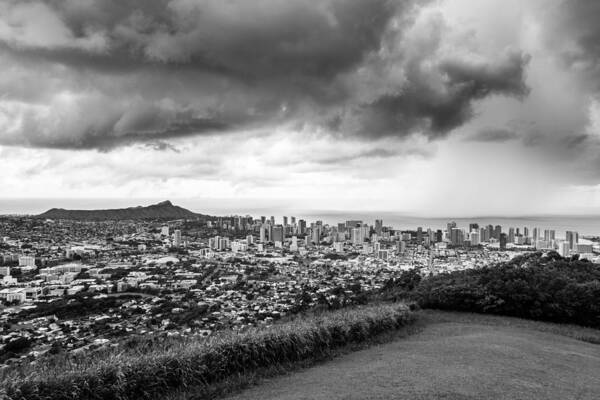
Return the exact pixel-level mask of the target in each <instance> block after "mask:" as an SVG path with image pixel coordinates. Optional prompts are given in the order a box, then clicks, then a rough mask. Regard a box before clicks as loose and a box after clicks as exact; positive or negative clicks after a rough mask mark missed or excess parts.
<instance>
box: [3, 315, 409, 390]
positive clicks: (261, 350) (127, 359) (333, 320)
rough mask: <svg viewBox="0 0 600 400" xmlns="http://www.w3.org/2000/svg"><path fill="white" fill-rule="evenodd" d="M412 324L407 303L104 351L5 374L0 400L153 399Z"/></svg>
mask: <svg viewBox="0 0 600 400" xmlns="http://www.w3.org/2000/svg"><path fill="white" fill-rule="evenodd" d="M412 321H413V314H412V313H411V312H410V311H409V309H408V307H406V306H405V305H398V304H395V305H377V306H365V307H359V308H355V309H351V310H341V311H337V312H332V313H326V314H322V315H320V316H312V317H307V318H303V319H297V320H294V321H291V322H288V323H285V324H280V325H275V326H273V327H271V328H266V329H256V330H252V331H248V332H244V333H240V334H235V333H225V334H220V335H217V336H214V337H211V338H208V339H206V340H202V341H193V340H170V341H165V342H159V343H155V344H150V345H148V343H146V344H145V345H143V346H141V347H138V348H134V349H131V350H128V351H123V352H116V351H108V352H105V353H102V354H100V355H99V356H98V359H96V360H90V359H89V358H85V357H62V358H57V359H55V360H50V361H49V362H48V361H47V362H45V363H41V364H40V365H38V366H33V367H25V368H22V369H17V370H15V371H11V372H7V373H4V375H3V376H2V377H0V384H2V386H3V389H0V395H1V397H2V398H4V399H11V400H12V399H20V400H29V399H32V400H33V399H35V400H42V399H53V400H54V399H56V400H62V399H64V400H67V399H68V400H75V399H98V400H100V399H140V398H153V397H154V398H156V397H158V396H161V395H165V394H168V393H170V392H173V391H175V390H181V389H185V388H189V387H196V388H203V387H207V386H209V385H211V384H213V383H216V382H219V381H222V380H224V379H227V378H228V377H230V376H232V375H236V374H243V373H246V372H248V373H252V372H253V371H255V370H256V369H258V368H264V367H272V366H274V365H277V364H289V363H294V362H301V361H304V360H307V359H311V358H315V357H322V356H323V355H326V354H327V353H329V352H331V351H333V350H335V349H337V348H340V347H342V346H346V345H349V344H353V343H360V342H364V341H366V340H368V339H370V338H372V337H376V336H378V335H380V334H383V333H386V332H389V331H392V330H395V329H398V328H400V327H402V326H405V325H407V324H409V323H411V322H412Z"/></svg>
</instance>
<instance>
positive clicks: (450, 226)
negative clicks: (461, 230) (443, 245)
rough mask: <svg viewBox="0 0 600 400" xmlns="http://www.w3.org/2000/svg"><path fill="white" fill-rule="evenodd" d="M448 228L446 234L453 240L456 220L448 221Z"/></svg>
mask: <svg viewBox="0 0 600 400" xmlns="http://www.w3.org/2000/svg"><path fill="white" fill-rule="evenodd" d="M446 228H447V230H446V235H447V236H448V239H450V241H451V242H452V229H454V228H456V222H454V221H452V222H448V224H447V226H446Z"/></svg>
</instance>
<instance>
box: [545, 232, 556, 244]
mask: <svg viewBox="0 0 600 400" xmlns="http://www.w3.org/2000/svg"><path fill="white" fill-rule="evenodd" d="M555 239H556V231H554V230H552V229H546V230H545V231H544V241H546V242H550V241H552V240H555Z"/></svg>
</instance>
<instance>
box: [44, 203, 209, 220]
mask: <svg viewBox="0 0 600 400" xmlns="http://www.w3.org/2000/svg"><path fill="white" fill-rule="evenodd" d="M200 216H202V215H201V214H195V213H193V212H191V211H190V210H186V209H185V208H182V207H179V206H174V205H173V204H172V203H171V202H170V201H168V200H167V201H163V202H160V203H158V204H152V205H150V206H146V207H142V206H137V207H129V208H117V209H112V210H65V209H63V208H52V209H50V210H48V211H46V212H45V213H43V214H40V215H38V217H39V218H46V219H72V220H92V221H98V220H128V219H184V218H186V219H190V218H197V217H200Z"/></svg>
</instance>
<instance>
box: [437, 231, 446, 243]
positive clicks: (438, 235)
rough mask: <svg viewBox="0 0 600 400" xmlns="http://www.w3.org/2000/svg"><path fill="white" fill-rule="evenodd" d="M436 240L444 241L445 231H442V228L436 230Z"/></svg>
mask: <svg viewBox="0 0 600 400" xmlns="http://www.w3.org/2000/svg"><path fill="white" fill-rule="evenodd" d="M435 241H436V242H438V243H440V242H442V241H444V232H442V230H441V229H438V230H437V231H436V232H435Z"/></svg>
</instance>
